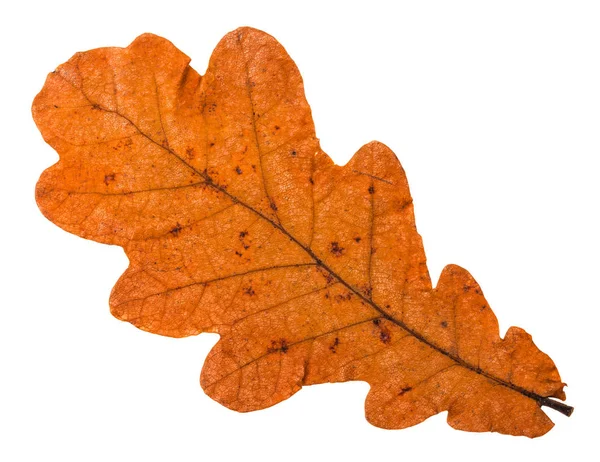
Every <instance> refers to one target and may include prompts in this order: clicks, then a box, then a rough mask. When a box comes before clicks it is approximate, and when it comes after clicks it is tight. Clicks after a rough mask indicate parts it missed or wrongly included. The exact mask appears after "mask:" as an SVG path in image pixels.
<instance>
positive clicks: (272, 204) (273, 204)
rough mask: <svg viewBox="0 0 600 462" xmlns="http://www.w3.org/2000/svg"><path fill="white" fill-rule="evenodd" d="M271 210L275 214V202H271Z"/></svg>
mask: <svg viewBox="0 0 600 462" xmlns="http://www.w3.org/2000/svg"><path fill="white" fill-rule="evenodd" d="M270 205H271V208H272V209H273V211H274V212H277V206H276V205H275V202H273V201H271V204H270Z"/></svg>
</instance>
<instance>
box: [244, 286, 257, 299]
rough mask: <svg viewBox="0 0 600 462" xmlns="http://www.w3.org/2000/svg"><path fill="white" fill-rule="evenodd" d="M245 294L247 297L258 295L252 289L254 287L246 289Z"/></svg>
mask: <svg viewBox="0 0 600 462" xmlns="http://www.w3.org/2000/svg"><path fill="white" fill-rule="evenodd" d="M244 293H245V294H246V295H250V296H251V297H252V296H253V295H256V292H254V289H253V288H252V286H250V287H244Z"/></svg>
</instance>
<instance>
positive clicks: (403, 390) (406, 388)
mask: <svg viewBox="0 0 600 462" xmlns="http://www.w3.org/2000/svg"><path fill="white" fill-rule="evenodd" d="M410 390H412V387H404V388H402V389H401V390H400V391H399V392H398V396H402V395H403V394H404V393H408V392H409V391H410Z"/></svg>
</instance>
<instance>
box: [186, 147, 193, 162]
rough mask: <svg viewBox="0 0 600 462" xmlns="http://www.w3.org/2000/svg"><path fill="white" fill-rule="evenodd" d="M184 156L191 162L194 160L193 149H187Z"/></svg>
mask: <svg viewBox="0 0 600 462" xmlns="http://www.w3.org/2000/svg"><path fill="white" fill-rule="evenodd" d="M185 154H186V155H187V157H188V159H189V160H192V159H193V158H194V148H187V149H186V150H185Z"/></svg>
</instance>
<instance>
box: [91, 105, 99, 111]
mask: <svg viewBox="0 0 600 462" xmlns="http://www.w3.org/2000/svg"><path fill="white" fill-rule="evenodd" d="M92 110H95V111H99V110H100V105H99V104H98V103H94V104H92Z"/></svg>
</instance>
